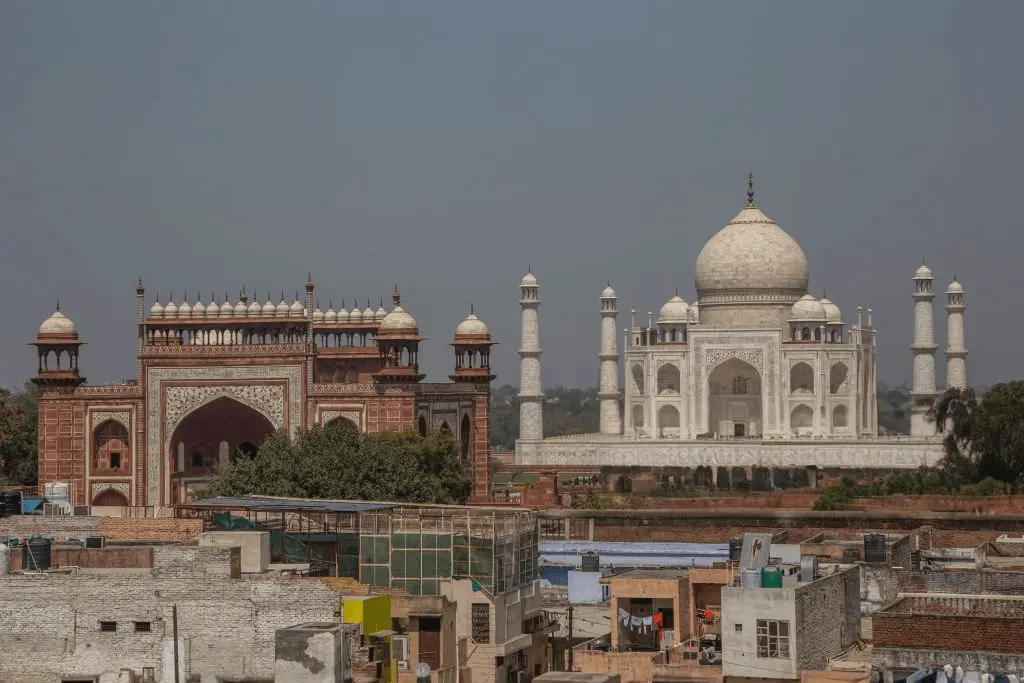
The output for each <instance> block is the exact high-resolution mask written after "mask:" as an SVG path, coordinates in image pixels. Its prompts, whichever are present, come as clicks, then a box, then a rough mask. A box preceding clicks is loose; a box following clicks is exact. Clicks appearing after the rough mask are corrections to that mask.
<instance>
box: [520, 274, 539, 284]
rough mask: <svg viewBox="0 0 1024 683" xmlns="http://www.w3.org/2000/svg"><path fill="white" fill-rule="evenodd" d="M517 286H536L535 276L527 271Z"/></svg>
mask: <svg viewBox="0 0 1024 683" xmlns="http://www.w3.org/2000/svg"><path fill="white" fill-rule="evenodd" d="M519 286H520V287H536V286H537V278H536V277H535V276H534V274H533V273H532V272H529V273H527V274H526V275H524V276H523V279H522V280H520V281H519Z"/></svg>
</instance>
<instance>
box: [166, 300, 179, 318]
mask: <svg viewBox="0 0 1024 683" xmlns="http://www.w3.org/2000/svg"><path fill="white" fill-rule="evenodd" d="M177 317H178V304H176V303H174V297H173V295H172V296H171V300H170V301H168V302H167V305H166V306H164V318H177Z"/></svg>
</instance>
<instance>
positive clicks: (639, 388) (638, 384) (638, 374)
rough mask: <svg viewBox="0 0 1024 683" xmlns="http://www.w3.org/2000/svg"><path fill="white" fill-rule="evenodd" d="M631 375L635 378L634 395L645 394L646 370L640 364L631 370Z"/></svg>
mask: <svg viewBox="0 0 1024 683" xmlns="http://www.w3.org/2000/svg"><path fill="white" fill-rule="evenodd" d="M630 375H631V376H632V378H633V393H635V394H641V395H642V394H643V393H644V369H643V367H641V366H640V365H639V364H637V365H634V366H633V368H632V370H630Z"/></svg>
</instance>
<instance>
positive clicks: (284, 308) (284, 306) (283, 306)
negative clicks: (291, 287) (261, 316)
mask: <svg viewBox="0 0 1024 683" xmlns="http://www.w3.org/2000/svg"><path fill="white" fill-rule="evenodd" d="M290 309H291V307H290V306H289V305H288V302H287V301H285V300H284V292H281V301H280V302H279V303H278V304H277V308H276V309H274V311H275V312H276V313H277V315H278V316H279V317H282V318H283V317H286V316H287V315H288V311H289V310H290Z"/></svg>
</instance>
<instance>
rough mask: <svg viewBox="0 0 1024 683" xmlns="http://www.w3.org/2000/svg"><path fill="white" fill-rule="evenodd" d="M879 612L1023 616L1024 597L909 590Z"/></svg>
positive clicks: (931, 614) (963, 615)
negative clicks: (912, 591)
mask: <svg viewBox="0 0 1024 683" xmlns="http://www.w3.org/2000/svg"><path fill="white" fill-rule="evenodd" d="M876 614H879V615H886V614H901V615H906V614H916V615H925V616H956V617H984V618H986V619H991V618H1004V619H1005V618H1013V619H1021V618H1024V596H1021V595H957V594H952V593H906V594H901V597H900V598H899V599H898V600H896V602H894V603H892V604H890V605H888V606H886V607H884V608H882V609H881V610H879V611H878V612H877V613H876Z"/></svg>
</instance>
